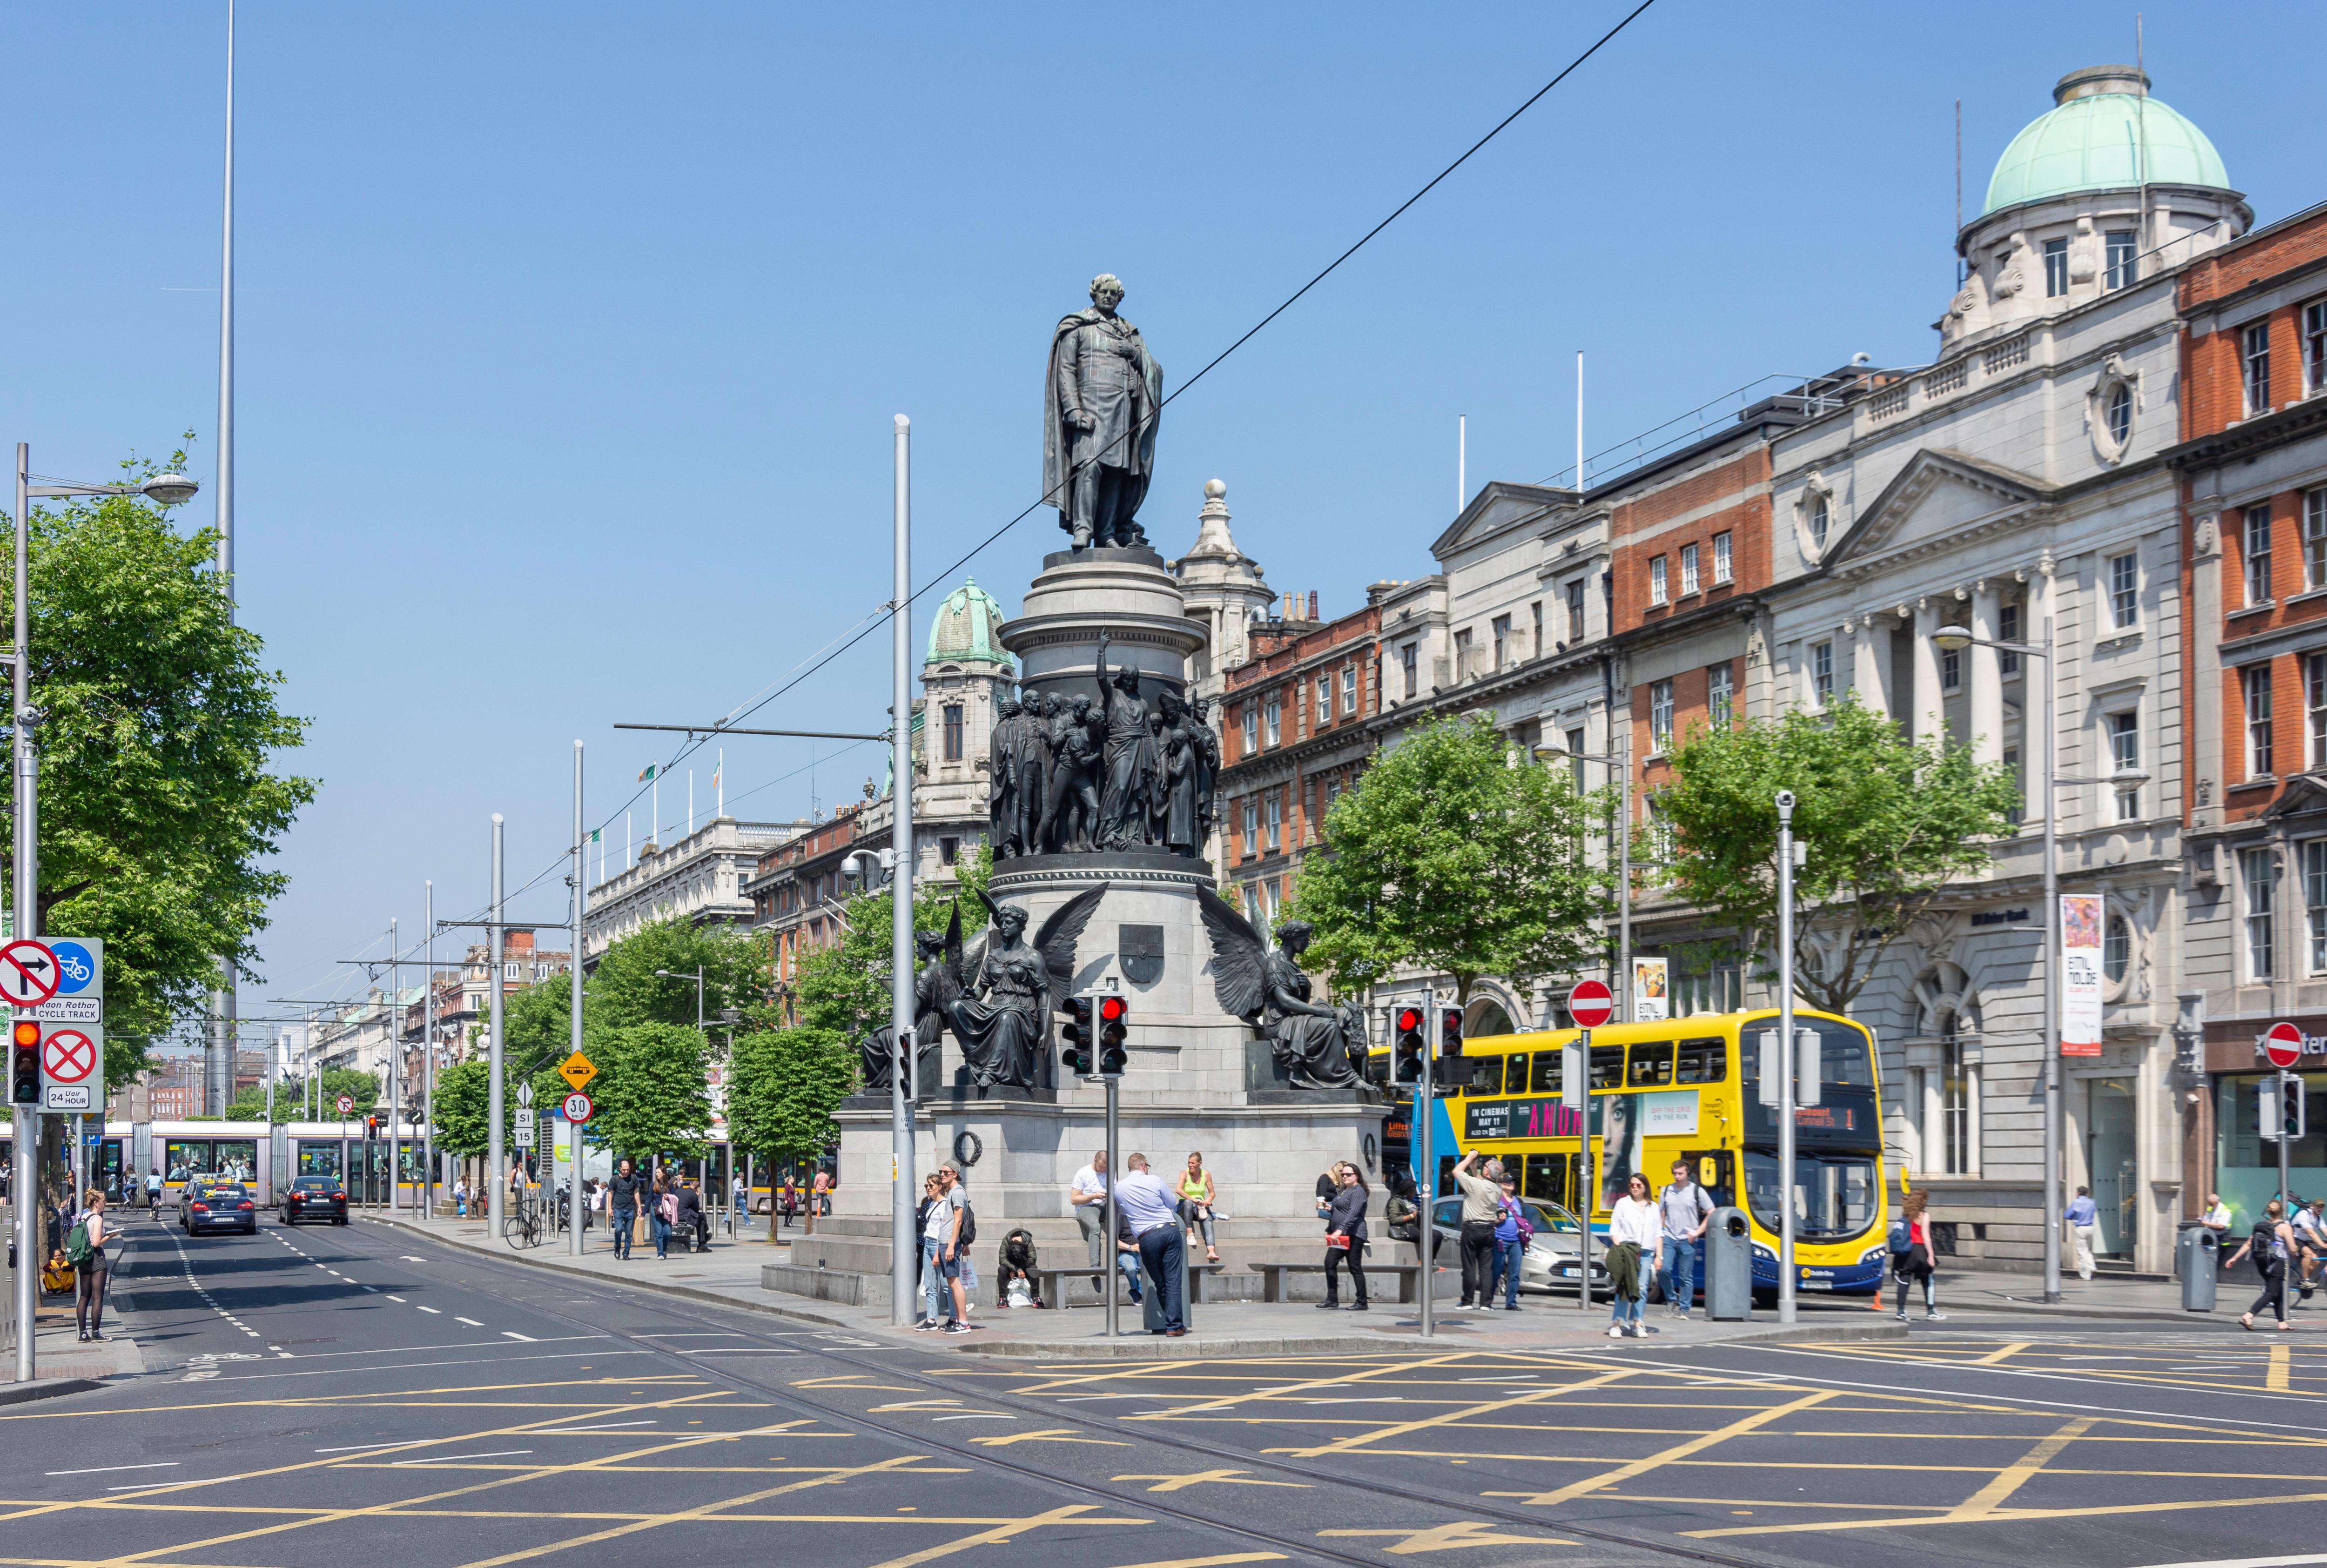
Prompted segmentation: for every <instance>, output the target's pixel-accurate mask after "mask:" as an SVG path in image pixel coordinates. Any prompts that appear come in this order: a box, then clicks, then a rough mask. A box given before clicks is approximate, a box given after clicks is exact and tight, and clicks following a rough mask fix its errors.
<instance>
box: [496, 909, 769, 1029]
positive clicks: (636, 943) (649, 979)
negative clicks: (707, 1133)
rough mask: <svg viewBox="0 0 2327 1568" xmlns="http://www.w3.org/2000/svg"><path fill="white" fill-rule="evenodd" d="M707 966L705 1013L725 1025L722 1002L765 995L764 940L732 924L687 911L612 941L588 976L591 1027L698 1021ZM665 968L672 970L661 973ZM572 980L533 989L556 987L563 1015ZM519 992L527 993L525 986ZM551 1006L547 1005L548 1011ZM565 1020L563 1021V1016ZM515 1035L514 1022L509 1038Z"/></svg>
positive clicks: (710, 1023) (710, 1022) (555, 1005)
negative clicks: (703, 920) (705, 922)
mask: <svg viewBox="0 0 2327 1568" xmlns="http://www.w3.org/2000/svg"><path fill="white" fill-rule="evenodd" d="M698 967H699V968H701V969H702V971H703V1018H704V1021H705V1026H706V1028H712V1029H715V1028H717V1027H719V1010H720V1009H721V1008H723V1007H739V1008H740V1007H749V1006H751V1005H752V1003H756V1002H760V1001H762V1000H763V999H764V996H765V993H766V989H767V960H766V958H765V957H764V956H763V947H762V943H761V942H760V941H759V940H758V939H756V938H753V937H752V935H751V933H749V932H747V931H740V930H737V929H735V928H734V927H732V926H697V925H696V924H694V923H693V922H692V921H690V920H688V919H685V918H684V917H683V916H678V915H674V916H672V917H671V918H670V919H664V920H656V921H653V922H651V923H650V924H648V925H645V926H641V927H640V929H638V930H636V931H633V932H632V933H631V935H629V936H627V937H625V938H622V939H621V941H619V942H616V943H614V944H613V945H612V946H611V947H608V948H607V949H606V951H605V952H604V954H603V955H602V956H601V957H599V959H598V966H597V967H596V968H595V969H593V970H592V971H591V973H590V976H589V979H588V981H587V982H586V987H587V995H586V997H585V999H584V1023H585V1024H586V1025H587V1026H589V1027H591V1028H596V1027H599V1026H602V1025H603V1027H605V1028H609V1029H621V1028H625V1027H627V1026H629V1025H631V1024H634V1023H676V1024H683V1025H685V1026H686V1027H687V1028H688V1029H693V1028H694V1027H695V1018H696V1013H695V971H696V969H697V968H698ZM658 969H666V970H668V971H669V973H668V975H657V974H656V973H655V971H656V970H658ZM571 985H572V981H571V980H570V979H569V978H568V977H567V976H565V975H557V976H555V977H553V978H551V979H549V980H547V981H544V982H542V983H541V985H534V986H528V988H527V991H528V992H532V991H540V990H544V989H547V990H551V991H555V992H556V994H557V995H556V1000H555V1001H554V1002H549V1003H545V1006H546V1007H547V1008H549V1009H554V1011H555V1013H556V1017H557V1018H558V1019H560V1020H563V1019H565V1017H566V1016H567V1014H566V1012H565V1009H566V1007H567V1005H568V1001H569V998H568V991H569V988H570V986H571ZM523 994H526V993H524V992H521V993H519V995H523ZM546 1016H547V1014H546V1013H545V1017H546ZM561 1027H562V1024H561ZM515 1037H516V1029H515V1025H514V1024H512V1025H511V1026H510V1038H511V1039H514V1038H515Z"/></svg>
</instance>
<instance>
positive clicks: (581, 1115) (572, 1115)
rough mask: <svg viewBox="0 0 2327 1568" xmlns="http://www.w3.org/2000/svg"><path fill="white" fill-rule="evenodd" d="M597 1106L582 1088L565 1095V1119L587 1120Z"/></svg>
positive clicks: (570, 1120)
mask: <svg viewBox="0 0 2327 1568" xmlns="http://www.w3.org/2000/svg"><path fill="white" fill-rule="evenodd" d="M597 1108H598V1107H597V1106H593V1105H592V1104H591V1103H590V1097H589V1096H588V1095H585V1094H584V1093H583V1092H582V1091H581V1090H580V1089H576V1090H575V1091H574V1092H573V1093H572V1094H570V1095H567V1096H566V1097H565V1119H566V1120H567V1121H569V1122H586V1121H588V1120H589V1119H590V1117H591V1115H592V1114H593V1113H594V1112H595V1111H596V1110H597Z"/></svg>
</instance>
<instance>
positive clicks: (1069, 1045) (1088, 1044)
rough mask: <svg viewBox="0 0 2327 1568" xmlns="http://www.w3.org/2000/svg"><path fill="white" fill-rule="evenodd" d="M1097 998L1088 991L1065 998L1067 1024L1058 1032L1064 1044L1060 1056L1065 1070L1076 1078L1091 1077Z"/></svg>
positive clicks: (1096, 1031) (1095, 1041) (1095, 1038)
mask: <svg viewBox="0 0 2327 1568" xmlns="http://www.w3.org/2000/svg"><path fill="white" fill-rule="evenodd" d="M1097 1013H1098V997H1097V996H1096V995H1093V994H1091V993H1089V992H1088V991H1086V992H1084V993H1083V994H1081V995H1079V996H1070V997H1068V998H1067V1022H1066V1026H1065V1027H1064V1028H1062V1029H1061V1030H1060V1031H1059V1037H1060V1039H1061V1041H1064V1042H1065V1043H1064V1049H1063V1050H1061V1052H1060V1054H1061V1056H1063V1057H1065V1058H1066V1061H1067V1070H1068V1071H1069V1072H1070V1073H1072V1074H1074V1075H1075V1076H1076V1077H1077V1078H1089V1077H1090V1076H1091V1051H1092V1048H1093V1047H1094V1046H1096V1045H1097V1044H1098V1025H1097V1023H1096V1022H1095V1019H1096V1015H1097Z"/></svg>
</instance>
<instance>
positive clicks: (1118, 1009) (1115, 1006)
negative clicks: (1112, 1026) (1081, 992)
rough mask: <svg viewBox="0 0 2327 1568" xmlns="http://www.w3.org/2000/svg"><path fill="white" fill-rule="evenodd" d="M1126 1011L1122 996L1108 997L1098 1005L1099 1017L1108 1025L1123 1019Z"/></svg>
mask: <svg viewBox="0 0 2327 1568" xmlns="http://www.w3.org/2000/svg"><path fill="white" fill-rule="evenodd" d="M1124 1011H1125V1010H1124V1003H1123V998H1122V997H1120V996H1109V997H1107V998H1106V999H1104V1000H1103V1001H1101V1002H1100V1003H1099V1004H1098V1015H1099V1017H1100V1018H1101V1019H1102V1020H1103V1021H1105V1022H1108V1023H1114V1022H1117V1021H1119V1020H1120V1019H1121V1018H1122V1017H1123V1014H1124Z"/></svg>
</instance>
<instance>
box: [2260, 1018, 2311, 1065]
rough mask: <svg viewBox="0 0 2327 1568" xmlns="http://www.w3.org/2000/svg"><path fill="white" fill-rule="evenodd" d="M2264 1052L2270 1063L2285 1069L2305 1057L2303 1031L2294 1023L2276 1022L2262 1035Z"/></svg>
mask: <svg viewBox="0 0 2327 1568" xmlns="http://www.w3.org/2000/svg"><path fill="white" fill-rule="evenodd" d="M2262 1053H2263V1054H2264V1055H2265V1056H2266V1057H2268V1058H2270V1065H2271V1066H2273V1067H2275V1068H2280V1069H2285V1068H2290V1067H2293V1066H2294V1064H2295V1063H2296V1062H2298V1061H2301V1060H2302V1059H2303V1031H2301V1030H2299V1029H2297V1028H2295V1027H2294V1025H2293V1024H2292V1023H2274V1024H2272V1025H2271V1026H2270V1031H2269V1032H2268V1033H2266V1034H2265V1035H2264V1036H2263V1037H2262Z"/></svg>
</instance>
